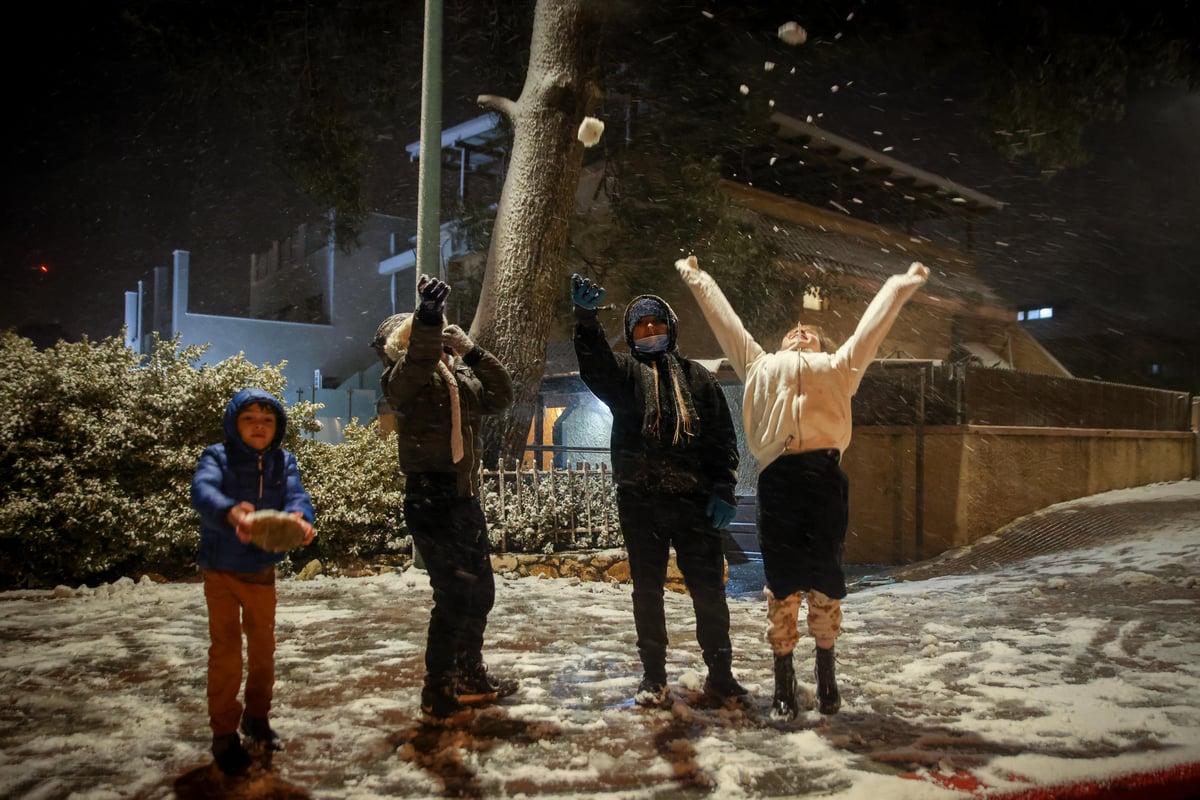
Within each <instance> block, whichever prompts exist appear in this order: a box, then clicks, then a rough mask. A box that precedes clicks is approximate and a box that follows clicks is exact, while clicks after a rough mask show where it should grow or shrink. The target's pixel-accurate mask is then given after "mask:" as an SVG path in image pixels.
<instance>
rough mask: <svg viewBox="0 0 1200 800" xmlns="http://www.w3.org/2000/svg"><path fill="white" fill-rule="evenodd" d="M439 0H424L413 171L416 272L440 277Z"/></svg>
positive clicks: (440, 127)
mask: <svg viewBox="0 0 1200 800" xmlns="http://www.w3.org/2000/svg"><path fill="white" fill-rule="evenodd" d="M441 169H442V0H425V41H424V56H423V61H422V67H421V163H420V164H419V165H418V172H417V191H418V199H417V274H418V275H422V274H423V275H435V276H438V277H442V276H441V269H440V259H439V255H440V252H439V246H438V245H439V240H440V239H441V224H440V222H441V220H440V218H441V198H442V182H441V178H442V175H441Z"/></svg>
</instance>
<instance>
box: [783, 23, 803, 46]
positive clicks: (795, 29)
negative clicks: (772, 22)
mask: <svg viewBox="0 0 1200 800" xmlns="http://www.w3.org/2000/svg"><path fill="white" fill-rule="evenodd" d="M779 38H780V39H782V40H783V42H784V43H785V44H804V43H805V42H807V41H808V31H806V30H804V28H802V27H800V25H799V24H798V23H796V22H785V23H783V24H782V25H780V26H779Z"/></svg>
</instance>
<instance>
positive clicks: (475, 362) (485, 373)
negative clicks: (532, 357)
mask: <svg viewBox="0 0 1200 800" xmlns="http://www.w3.org/2000/svg"><path fill="white" fill-rule="evenodd" d="M463 363H464V364H466V365H467V366H468V367H470V368H471V372H473V373H475V377H476V378H477V379H478V380H479V384H480V386H481V387H482V389H483V391H482V392H481V393H480V397H479V404H480V411H481V412H482V413H484V414H499V413H500V412H501V411H503V410H504V409H506V408H508V407H509V406H511V405H512V402H513V384H512V376H511V375H509V374H508V370H507V369H505V368H504V365H503V364H501V363H500V360H499V359H497V358H496V357H495V356H494V355H492V354H491V353H489V352H488V351H486V350H484V349H483V348H482V347H479V346H478V345H476V346H475V348H474V349H473V350H471V352H469V353H467V354H466V355H465V356H464V357H463Z"/></svg>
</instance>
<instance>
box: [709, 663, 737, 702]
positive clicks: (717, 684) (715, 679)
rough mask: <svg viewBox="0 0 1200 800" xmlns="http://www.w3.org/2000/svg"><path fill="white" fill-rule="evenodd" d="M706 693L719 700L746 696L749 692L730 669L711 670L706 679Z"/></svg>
mask: <svg viewBox="0 0 1200 800" xmlns="http://www.w3.org/2000/svg"><path fill="white" fill-rule="evenodd" d="M704 693H705V694H707V695H709V696H710V697H715V698H717V699H718V700H728V699H730V698H737V697H745V696H746V695H747V694H748V692H747V691H746V687H744V686H742V685H741V684H740V683H738V682H737V679H736V678H734V677H733V673H732V672H730V671H729V670H728V669H725V670H716V671H715V672H714V671H711V670H710V671H709V673H708V677H707V678H705V679H704Z"/></svg>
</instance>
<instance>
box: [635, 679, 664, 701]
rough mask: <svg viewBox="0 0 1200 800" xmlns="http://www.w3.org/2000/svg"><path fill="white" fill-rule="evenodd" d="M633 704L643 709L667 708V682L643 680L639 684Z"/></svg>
mask: <svg viewBox="0 0 1200 800" xmlns="http://www.w3.org/2000/svg"><path fill="white" fill-rule="evenodd" d="M633 702H635V703H637V704H638V705H639V706H642V707H643V708H666V707H667V684H666V681H658V680H655V679H653V678H642V682H641V683H639V684H638V688H637V693H636V694H635V695H634V696H633Z"/></svg>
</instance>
